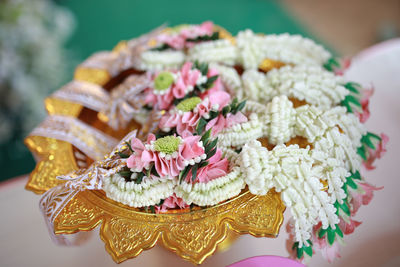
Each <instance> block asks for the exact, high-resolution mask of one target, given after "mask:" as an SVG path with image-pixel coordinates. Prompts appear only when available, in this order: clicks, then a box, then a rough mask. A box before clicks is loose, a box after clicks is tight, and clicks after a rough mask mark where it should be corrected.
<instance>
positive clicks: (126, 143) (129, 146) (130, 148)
mask: <svg viewBox="0 0 400 267" xmlns="http://www.w3.org/2000/svg"><path fill="white" fill-rule="evenodd" d="M125 145H127V146H128V148H129V150H130V151H131V152H135V151H133V149H132V147H131V144H129V142H128V141H125Z"/></svg>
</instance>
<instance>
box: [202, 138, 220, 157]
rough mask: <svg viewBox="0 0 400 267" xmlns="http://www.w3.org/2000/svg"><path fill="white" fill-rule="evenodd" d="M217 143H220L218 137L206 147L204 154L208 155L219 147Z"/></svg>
mask: <svg viewBox="0 0 400 267" xmlns="http://www.w3.org/2000/svg"><path fill="white" fill-rule="evenodd" d="M217 143H218V137H217V138H215V139H214V140H212V141H211V142H209V143H208V144H207V145H206V147H205V149H204V153H206V154H208V153H209V152H210V151H211V150H212V149H213V148H214V147H215V146H216V145H217Z"/></svg>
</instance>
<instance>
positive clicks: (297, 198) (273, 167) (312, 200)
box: [238, 140, 339, 247]
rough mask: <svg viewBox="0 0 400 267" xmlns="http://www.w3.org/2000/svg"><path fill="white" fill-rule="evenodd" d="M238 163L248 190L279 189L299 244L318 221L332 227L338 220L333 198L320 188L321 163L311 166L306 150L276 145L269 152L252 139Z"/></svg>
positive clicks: (302, 242) (307, 150)
mask: <svg viewBox="0 0 400 267" xmlns="http://www.w3.org/2000/svg"><path fill="white" fill-rule="evenodd" d="M238 162H239V165H240V167H241V170H242V171H243V173H244V175H243V177H244V179H245V182H246V183H247V184H248V186H249V190H250V192H251V193H253V194H257V195H264V194H266V193H267V192H268V190H269V189H271V188H275V190H276V191H278V192H281V197H282V200H283V202H284V203H285V205H286V206H287V207H288V208H290V209H291V212H292V215H293V217H294V220H295V233H296V240H297V241H298V242H299V243H300V247H301V246H302V245H303V244H305V242H306V241H307V240H308V239H310V237H311V232H312V227H313V226H314V225H316V224H317V223H318V222H319V221H321V222H322V228H323V229H326V228H327V227H328V226H330V227H332V228H333V229H334V228H335V224H337V223H338V222H339V218H338V217H337V215H336V208H335V207H334V206H333V203H334V201H333V199H332V198H331V197H330V196H329V195H328V193H327V192H325V191H323V190H322V189H323V185H322V183H321V182H320V179H321V177H320V175H321V174H324V172H323V170H322V166H315V165H314V163H315V162H314V159H313V158H312V157H311V156H310V151H309V149H302V148H299V147H298V145H291V146H288V147H286V146H284V145H278V146H276V147H275V148H274V149H273V150H272V151H268V150H267V149H266V148H264V147H262V146H261V143H260V142H258V141H255V140H253V141H251V142H249V143H248V144H246V145H245V146H244V147H243V149H242V152H241V153H240V157H239V158H238Z"/></svg>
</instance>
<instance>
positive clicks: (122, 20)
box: [0, 0, 310, 180]
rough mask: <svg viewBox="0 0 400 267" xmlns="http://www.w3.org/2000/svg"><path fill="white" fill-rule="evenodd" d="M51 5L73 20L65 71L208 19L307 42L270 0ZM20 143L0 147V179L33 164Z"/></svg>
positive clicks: (75, 0)
mask: <svg viewBox="0 0 400 267" xmlns="http://www.w3.org/2000/svg"><path fill="white" fill-rule="evenodd" d="M56 3H57V4H58V5H62V6H64V7H65V8H68V9H69V10H70V11H71V12H72V13H73V15H74V16H75V20H76V28H75V31H74V32H73V34H72V36H71V38H70V39H69V41H68V42H67V44H66V48H67V49H68V50H70V51H71V52H72V55H73V56H71V58H70V59H68V60H73V64H71V66H76V64H77V62H80V61H82V60H84V59H85V58H87V57H88V56H89V55H91V54H92V53H94V52H96V51H99V50H110V49H112V48H113V46H114V45H116V44H117V43H118V42H119V41H120V40H126V39H130V38H133V37H135V36H138V35H140V34H143V33H146V32H148V31H150V30H151V29H153V28H155V27H157V26H160V25H161V24H163V23H168V24H169V25H176V24H181V23H193V24H198V23H201V22H203V21H205V20H212V21H214V23H216V24H219V25H221V26H223V27H225V28H226V29H227V30H228V31H230V32H231V33H232V34H236V33H237V32H238V31H239V30H243V29H246V28H251V29H252V30H253V31H254V32H263V33H284V32H288V33H292V34H294V33H299V34H302V35H304V36H307V37H310V34H309V33H308V32H307V31H306V30H305V29H304V28H303V27H302V26H301V25H300V24H299V23H298V21H296V19H295V18H294V17H293V16H291V15H290V14H289V13H288V12H287V10H286V9H285V7H284V6H282V5H281V4H280V3H279V2H278V1H272V0H219V1H216V0H202V1H188V0H186V1H184V0H174V1H165V0H164V1H163V0H157V1H154V0H153V1H151V0H147V1H144V0H136V1H134V0H118V1H111V0H97V1H81V0H66V1H56ZM27 27H29V25H27ZM66 63H67V62H66ZM73 69H74V68H73V67H70V68H69V69H68V75H67V78H66V80H65V81H64V83H66V82H68V80H71V79H72V77H73ZM61 85H62V84H60V86H61ZM56 89H57V88H54V90H56ZM37 108H40V109H43V106H41V107H37ZM22 140H23V136H22V134H17V135H15V136H14V137H13V138H12V140H11V141H9V142H7V143H6V144H2V145H0V149H1V154H0V157H1V169H2V170H3V171H2V172H1V177H0V180H6V179H8V178H11V177H15V176H19V175H23V174H26V173H29V172H30V171H32V170H33V168H34V166H35V162H34V160H33V158H32V156H31V154H30V152H29V151H28V150H27V149H26V148H25V147H24V146H23V145H21V142H22Z"/></svg>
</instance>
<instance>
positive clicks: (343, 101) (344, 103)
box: [340, 99, 353, 113]
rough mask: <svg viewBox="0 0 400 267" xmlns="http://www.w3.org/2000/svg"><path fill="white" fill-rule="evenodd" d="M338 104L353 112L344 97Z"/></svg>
mask: <svg viewBox="0 0 400 267" xmlns="http://www.w3.org/2000/svg"><path fill="white" fill-rule="evenodd" d="M340 105H341V106H344V107H346V109H347V112H349V113H353V109H352V108H351V106H350V103H349V102H348V101H346V99H344V100H342V101H341V102H340Z"/></svg>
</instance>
